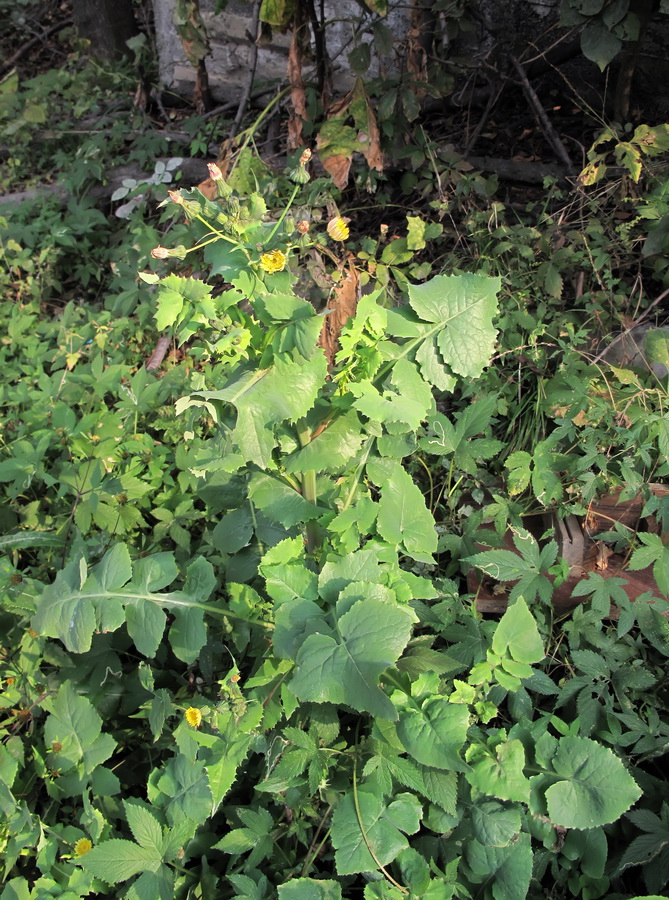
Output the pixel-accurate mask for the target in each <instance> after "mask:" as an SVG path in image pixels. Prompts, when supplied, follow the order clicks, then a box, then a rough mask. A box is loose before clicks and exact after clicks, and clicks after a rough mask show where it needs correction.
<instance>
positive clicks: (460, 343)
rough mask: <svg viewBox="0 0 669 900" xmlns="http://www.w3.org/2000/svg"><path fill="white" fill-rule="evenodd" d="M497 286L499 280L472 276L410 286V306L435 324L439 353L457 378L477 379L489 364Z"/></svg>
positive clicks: (493, 333)
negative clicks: (458, 376)
mask: <svg viewBox="0 0 669 900" xmlns="http://www.w3.org/2000/svg"><path fill="white" fill-rule="evenodd" d="M500 286H501V279H500V278H490V277H488V276H487V275H472V274H465V275H437V276H436V277H435V278H432V279H431V280H430V281H427V282H425V284H411V285H409V303H410V304H411V306H412V308H413V309H414V310H415V312H416V313H417V314H418V315H419V316H420V317H421V319H423V320H425V321H427V322H433V323H435V328H434V329H433V331H434V332H435V333H436V334H437V345H438V347H439V351H440V352H441V354H442V356H443V359H444V361H445V362H446V363H447V364H448V365H449V366H450V367H451V369H452V370H453V371H454V372H455V373H457V374H458V375H463V376H465V377H469V378H478V376H479V375H480V374H481V372H482V371H483V369H484V367H485V366H487V365H488V363H489V362H490V357H491V356H492V352H493V350H494V348H495V340H496V337H497V332H496V330H495V329H494V328H493V327H492V319H493V316H494V315H495V313H496V312H497V292H498V291H499V289H500Z"/></svg>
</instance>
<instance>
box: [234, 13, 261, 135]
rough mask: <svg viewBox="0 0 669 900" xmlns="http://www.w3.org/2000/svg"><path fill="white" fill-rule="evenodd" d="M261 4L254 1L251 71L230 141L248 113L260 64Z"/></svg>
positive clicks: (251, 32)
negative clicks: (259, 30) (259, 32)
mask: <svg viewBox="0 0 669 900" xmlns="http://www.w3.org/2000/svg"><path fill="white" fill-rule="evenodd" d="M260 4H261V0H254V3H253V12H252V13H251V31H250V36H251V37H252V39H253V42H252V44H251V59H250V60H249V71H248V76H247V78H246V84H245V85H244V90H243V91H242V96H241V99H240V101H239V106H238V107H237V115H236V116H235V121H234V122H233V123H232V128H231V129H230V136H229V138H228V140H230V141H231V140H232V139H233V138H235V137H236V136H237V132H238V131H239V126H240V125H241V124H242V119H243V118H244V113H245V112H246V107H247V105H248V102H249V97H250V96H251V88H252V87H253V79H254V78H255V77H256V66H257V64H258V25H259V23H260Z"/></svg>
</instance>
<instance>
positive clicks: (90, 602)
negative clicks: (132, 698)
mask: <svg viewBox="0 0 669 900" xmlns="http://www.w3.org/2000/svg"><path fill="white" fill-rule="evenodd" d="M176 575H177V568H176V565H175V562H174V558H173V556H172V554H171V553H157V554H156V555H155V556H152V557H147V558H145V559H141V560H138V561H137V562H135V563H134V564H131V561H130V555H129V553H128V550H127V547H125V546H124V545H123V544H117V545H116V546H115V547H112V549H111V550H109V551H108V552H107V553H106V554H105V556H104V557H103V559H102V560H101V562H99V563H98V564H97V565H96V566H94V567H93V568H92V569H90V570H89V569H88V567H87V565H86V562H85V560H84V559H79V560H76V561H74V562H72V563H70V564H69V565H68V566H66V567H65V568H64V569H62V570H61V571H60V572H59V573H58V575H57V576H56V580H55V581H54V583H53V584H52V585H49V586H47V587H46V588H45V589H44V591H43V592H42V595H41V597H40V598H39V600H38V602H37V611H36V613H35V615H34V617H33V620H32V627H33V628H34V629H35V631H36V632H37V633H38V634H42V635H45V636H47V637H54V638H58V639H59V640H61V641H62V642H63V643H64V644H65V646H66V647H67V649H68V650H71V651H73V652H74V653H85V652H87V651H88V650H90V648H91V642H92V639H93V634H94V633H95V632H107V631H115V630H116V629H117V628H119V627H120V626H121V625H122V624H123V622H124V621H125V619H126V614H127V613H129V614H128V628H129V631H130V634H131V636H132V637H133V638H135V639H136V641H137V649H138V650H139V651H140V652H142V653H145V654H146V655H148V656H152V655H153V654H154V653H155V652H156V650H157V648H158V645H159V643H160V640H161V638H162V634H163V630H164V626H165V614H164V613H163V611H162V610H163V609H168V610H169V611H170V612H172V613H173V615H174V616H175V622H174V624H173V625H172V629H171V631H170V640H171V642H172V646H173V649H174V651H175V653H176V654H177V655H178V656H179V658H180V659H182V660H184V662H192V661H193V660H194V658H195V656H196V655H197V653H198V652H199V650H200V649H201V647H202V646H203V644H204V641H205V640H206V634H205V627H204V612H205V610H206V609H207V604H206V603H205V602H203V601H204V600H206V598H207V597H208V596H209V594H210V593H211V592H212V590H213V588H214V586H215V584H216V578H215V576H214V572H213V568H212V566H211V563H209V562H208V561H207V560H205V559H203V558H202V557H198V558H196V559H195V560H194V561H193V562H192V563H191V564H190V566H189V567H188V571H187V576H186V582H185V584H184V588H183V590H181V591H173V592H171V593H167V594H165V593H158V591H159V590H160V589H161V588H162V587H165V586H166V585H167V584H169V583H170V582H171V581H173V580H174V578H175V577H176ZM130 579H132V580H130ZM147 605H148V606H154V607H156V608H157V611H156V610H155V609H154V610H151V611H149V609H147V608H146V607H147ZM131 607H134V609H133V610H132V612H129V609H130V608H131ZM212 609H213V607H212Z"/></svg>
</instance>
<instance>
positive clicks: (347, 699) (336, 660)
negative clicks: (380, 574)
mask: <svg viewBox="0 0 669 900" xmlns="http://www.w3.org/2000/svg"><path fill="white" fill-rule="evenodd" d="M414 621H416V617H415V614H414V613H413V611H412V610H411V609H409V608H408V607H403V606H398V605H396V604H395V603H392V602H388V601H384V600H378V599H369V600H359V601H358V602H357V603H354V604H353V606H352V607H351V608H350V609H349V610H348V612H347V613H346V614H345V615H343V616H342V617H341V618H340V619H339V621H338V623H337V632H338V633H337V637H332V636H330V635H326V634H311V635H309V636H308V637H307V639H306V640H305V641H304V643H303V644H302V646H301V647H300V649H299V652H298V654H297V660H296V662H297V672H296V674H295V675H294V676H293V679H292V681H291V682H290V689H291V691H292V692H293V693H294V694H295V695H296V696H297V697H299V698H300V699H301V700H313V701H316V702H317V703H338V704H345V705H347V706H352V707H353V709H357V710H358V711H359V712H369V713H371V714H372V715H373V716H378V717H379V718H381V719H397V711H396V710H395V707H394V706H393V704H392V703H391V702H390V699H389V698H388V697H387V696H386V694H385V693H384V692H383V691H382V690H381V688H380V687H379V686H378V681H379V676H380V675H381V673H382V672H383V671H384V670H385V669H387V668H388V666H391V665H392V664H393V663H395V662H397V660H398V659H399V657H400V655H401V653H402V651H403V650H404V648H405V647H406V645H407V643H408V640H409V637H410V634H411V626H412V624H413V622H414Z"/></svg>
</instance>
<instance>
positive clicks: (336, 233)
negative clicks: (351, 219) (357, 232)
mask: <svg viewBox="0 0 669 900" xmlns="http://www.w3.org/2000/svg"><path fill="white" fill-rule="evenodd" d="M327 232H328V234H329V235H330V237H331V238H332V240H333V241H346V240H348V225H347V224H346V222H345V221H344V220H343V219H342V217H341V216H335V217H334V219H330V221H329V222H328V227H327Z"/></svg>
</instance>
